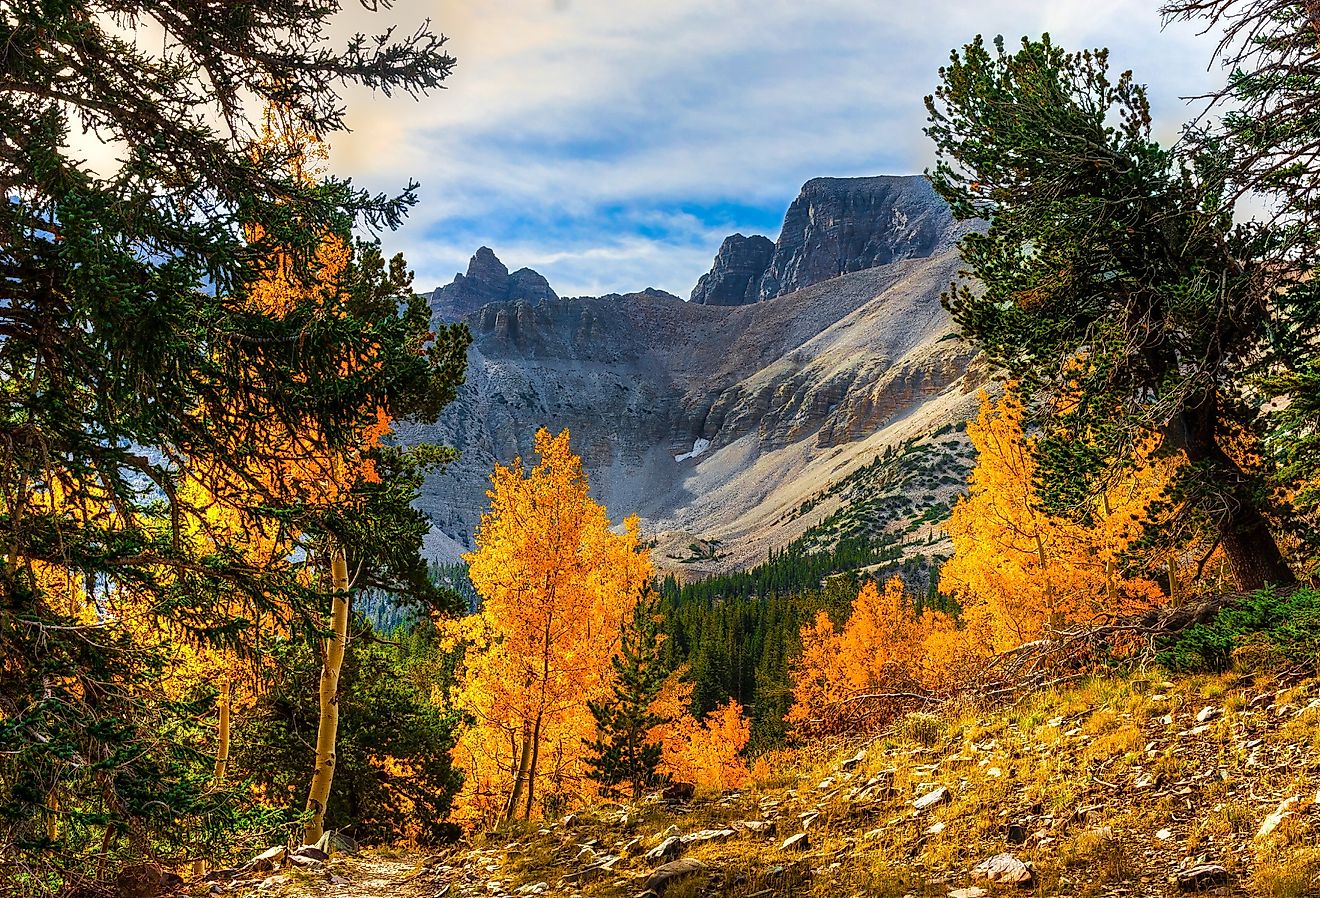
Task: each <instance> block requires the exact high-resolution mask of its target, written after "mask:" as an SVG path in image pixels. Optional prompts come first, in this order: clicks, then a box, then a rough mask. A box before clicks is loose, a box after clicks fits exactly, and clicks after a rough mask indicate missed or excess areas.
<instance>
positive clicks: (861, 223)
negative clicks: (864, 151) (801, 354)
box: [692, 175, 956, 305]
mask: <svg viewBox="0 0 1320 898" xmlns="http://www.w3.org/2000/svg"><path fill="white" fill-rule="evenodd" d="M955 236H956V225H955V222H954V220H953V215H952V214H951V213H950V211H949V208H948V206H947V205H946V204H945V202H944V201H943V200H942V199H940V198H939V196H938V195H937V194H936V193H935V191H934V189H933V188H932V187H931V186H930V182H929V181H927V180H926V178H925V177H923V176H921V175H880V176H876V177H869V178H813V179H811V180H810V181H808V182H807V183H806V184H804V185H802V190H801V192H800V193H799V194H798V197H797V199H796V200H794V201H793V204H792V205H791V206H790V207H789V209H788V213H787V214H786V215H785V216H784V224H783V227H782V228H781V230H780V232H779V240H778V241H776V242H775V243H774V244H773V245H772V246H771V245H770V241H769V240H767V239H766V238H764V237H743V236H742V235H741V234H734V235H733V236H732V237H729V238H727V239H726V240H725V241H724V244H723V245H722V246H721V247H720V250H719V253H718V254H717V255H716V257H715V264H714V266H713V267H712V268H711V270H710V272H709V273H708V274H706V275H705V276H703V277H702V278H701V280H700V281H698V282H697V286H696V288H695V289H693V291H692V300H693V302H697V303H701V304H704V305H744V304H747V303H753V302H759V301H761V300H765V299H773V298H775V297H776V296H782V295H784V294H786V293H792V292H794V291H795V290H801V289H803V288H804V287H810V286H811V285H812V284H818V283H820V282H821V281H826V280H829V279H830V278H835V277H838V276H839V275H841V274H847V273H848V272H851V271H861V270H863V269H867V268H875V267H877V266H880V265H888V264H889V263H891V262H897V261H899V260H901V259H912V258H925V257H929V256H932V255H934V254H936V253H938V252H940V251H942V250H944V249H947V248H949V247H950V246H951V245H952V244H953V241H954V238H955Z"/></svg>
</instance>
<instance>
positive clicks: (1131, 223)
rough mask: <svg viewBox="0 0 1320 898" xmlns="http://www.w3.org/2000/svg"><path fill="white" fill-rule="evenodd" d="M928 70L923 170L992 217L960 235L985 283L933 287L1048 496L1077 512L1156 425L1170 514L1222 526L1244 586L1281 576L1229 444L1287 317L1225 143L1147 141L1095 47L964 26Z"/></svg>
mask: <svg viewBox="0 0 1320 898" xmlns="http://www.w3.org/2000/svg"><path fill="white" fill-rule="evenodd" d="M940 79H941V83H940V85H939V86H938V87H937V88H936V91H935V93H934V95H933V96H931V97H927V99H926V106H927V109H928V111H929V114H930V125H929V127H927V129H926V133H927V134H928V135H929V136H930V137H931V138H932V139H933V140H934V142H935V144H936V149H937V153H938V159H939V162H938V165H937V166H936V168H935V170H934V171H933V172H932V173H931V181H932V183H933V185H934V187H935V190H936V192H938V193H939V194H940V195H941V196H942V197H943V198H944V199H945V200H947V201H948V202H949V204H950V206H951V207H952V209H953V212H954V214H955V215H956V216H957V217H958V218H960V219H972V218H980V219H986V220H988V221H989V227H988V229H986V230H978V231H975V232H972V233H969V234H968V235H967V236H965V237H964V238H963V239H962V240H961V241H960V242H959V249H960V252H961V253H962V257H963V259H964V261H965V262H966V263H967V269H968V273H969V274H971V275H973V276H975V277H976V278H977V279H978V281H979V282H980V283H979V284H978V285H977V286H976V287H975V288H973V287H972V286H971V285H970V284H967V283H964V284H956V285H954V287H953V288H952V289H951V290H950V291H949V292H948V293H947V294H946V296H945V301H946V304H947V305H948V307H949V309H950V311H951V312H952V315H953V318H954V320H955V321H956V322H957V323H958V325H959V326H960V327H961V328H962V331H963V333H964V335H966V336H967V337H968V338H970V339H971V340H973V341H975V342H976V344H977V345H979V346H980V347H982V348H983V349H984V350H985V351H986V352H987V354H988V355H989V357H990V358H991V360H992V361H994V362H995V363H997V364H999V365H1001V366H1002V367H1003V368H1005V369H1006V370H1007V371H1008V373H1009V374H1010V376H1011V377H1013V378H1014V379H1016V380H1018V381H1019V382H1020V383H1021V385H1022V392H1021V395H1022V396H1023V398H1024V400H1025V401H1026V402H1027V403H1028V407H1029V408H1028V410H1029V412H1030V418H1031V420H1032V422H1033V423H1038V424H1039V425H1040V426H1041V436H1040V439H1039V441H1038V443H1037V455H1038V458H1039V462H1040V475H1041V476H1040V483H1041V487H1042V489H1041V493H1042V495H1041V499H1042V502H1043V504H1045V505H1048V506H1049V508H1050V509H1051V510H1053V511H1058V512H1065V511H1068V512H1075V513H1078V514H1081V515H1084V514H1085V510H1086V509H1088V508H1090V507H1091V506H1092V500H1094V499H1095V498H1096V497H1098V496H1100V495H1102V493H1103V491H1104V489H1105V488H1106V486H1107V485H1109V484H1110V483H1112V482H1113V481H1114V480H1115V479H1116V478H1118V477H1121V476H1122V475H1123V473H1124V472H1125V471H1130V470H1131V469H1132V468H1133V467H1134V465H1135V463H1136V461H1137V458H1136V455H1137V452H1138V451H1139V449H1140V448H1141V447H1143V446H1146V445H1147V444H1148V443H1149V441H1151V440H1152V439H1153V440H1156V441H1158V449H1159V452H1160V453H1166V452H1167V453H1173V452H1181V453H1182V455H1183V456H1184V457H1185V458H1186V460H1187V464H1186V465H1184V466H1183V467H1182V468H1181V469H1180V471H1179V473H1178V476H1177V477H1176V478H1174V481H1173V483H1172V484H1171V485H1170V488H1169V491H1168V492H1169V495H1168V498H1169V499H1170V501H1171V504H1172V505H1173V506H1174V507H1176V509H1177V511H1178V515H1177V520H1176V521H1174V522H1171V523H1174V524H1178V523H1181V524H1185V525H1187V526H1195V527H1197V528H1198V529H1199V530H1202V531H1204V532H1205V533H1206V536H1207V537H1208V538H1209V539H1211V540H1213V541H1215V542H1217V543H1218V545H1219V546H1220V547H1221V549H1222V551H1223V552H1224V555H1225V556H1226V558H1227V560H1228V563H1229V565H1230V567H1231V568H1232V570H1233V574H1234V576H1235V578H1236V579H1237V581H1238V584H1239V586H1240V587H1241V588H1242V589H1255V588H1259V587H1261V586H1264V585H1266V584H1270V583H1273V584H1279V585H1282V584H1288V583H1292V582H1293V581H1294V579H1295V577H1294V574H1293V572H1292V571H1291V569H1290V568H1289V565H1288V562H1287V560H1286V559H1285V558H1284V556H1283V553H1282V551H1281V549H1280V542H1279V538H1278V535H1277V534H1276V533H1275V532H1274V530H1273V529H1272V528H1273V527H1274V524H1273V521H1275V520H1277V516H1276V515H1275V512H1276V511H1277V510H1278V509H1277V507H1276V503H1275V501H1274V499H1273V497H1272V496H1271V495H1270V494H1269V493H1268V492H1267V491H1266V490H1265V489H1264V488H1263V487H1264V483H1263V473H1264V472H1262V471H1261V470H1260V468H1259V466H1258V465H1255V464H1251V463H1244V462H1243V458H1242V454H1241V453H1240V452H1237V451H1235V450H1236V449H1237V445H1238V444H1239V443H1240V442H1241V440H1242V438H1243V437H1244V436H1245V437H1247V438H1250V437H1251V436H1252V435H1253V433H1254V431H1255V430H1256V429H1257V428H1258V427H1259V420H1258V419H1259V415H1258V413H1257V410H1256V408H1254V407H1252V405H1251V404H1250V403H1244V402H1242V401H1241V399H1242V393H1243V384H1244V383H1245V382H1246V380H1247V379H1248V378H1249V377H1250V376H1251V374H1252V372H1253V371H1254V370H1258V366H1259V365H1261V363H1262V359H1263V358H1264V359H1266V360H1268V358H1269V353H1268V351H1267V350H1268V340H1269V336H1270V334H1271V332H1273V331H1274V330H1276V329H1277V328H1278V327H1280V326H1282V325H1283V324H1284V322H1283V321H1281V320H1280V319H1279V308H1280V306H1279V303H1278V302H1276V295H1277V293H1276V290H1275V284H1274V283H1273V281H1274V279H1273V278H1272V276H1271V274H1270V271H1271V264H1270V263H1268V261H1266V260H1263V259H1261V258H1260V257H1259V255H1258V254H1257V252H1256V250H1257V248H1258V247H1257V244H1258V243H1259V241H1258V240H1257V239H1256V238H1255V237H1254V236H1253V235H1252V233H1251V232H1250V231H1245V230H1243V229H1242V228H1239V227H1236V226H1235V225H1234V222H1233V210H1232V208H1231V204H1226V203H1225V202H1224V198H1225V196H1226V195H1228V194H1229V192H1230V191H1232V189H1233V186H1234V185H1233V184H1232V183H1231V181H1230V174H1229V172H1228V170H1227V169H1226V166H1225V160H1224V159H1223V158H1222V156H1221V155H1220V154H1218V153H1217V151H1216V150H1215V148H1214V147H1202V148H1200V149H1198V150H1196V151H1195V152H1193V153H1191V154H1190V155H1189V154H1188V153H1185V152H1184V151H1183V149H1182V148H1181V147H1180V148H1175V149H1169V148H1166V147H1163V146H1161V145H1160V144H1159V143H1158V142H1157V141H1156V140H1155V139H1154V138H1153V137H1152V133H1151V116H1150V105H1149V102H1148V100H1147V97H1146V91H1145V88H1144V87H1142V86H1141V85H1140V84H1138V83H1137V82H1136V80H1135V79H1134V78H1133V76H1132V73H1131V72H1125V73H1122V74H1118V75H1113V74H1111V72H1110V67H1109V54H1108V51H1105V50H1096V51H1086V52H1081V53H1069V52H1066V51H1064V50H1063V49H1062V48H1060V47H1058V46H1056V45H1055V44H1054V43H1052V42H1051V40H1050V38H1049V36H1048V35H1045V36H1044V37H1043V38H1042V39H1041V40H1039V41H1032V40H1026V39H1024V40H1023V41H1022V44H1021V46H1020V47H1018V48H1017V50H1016V52H1012V51H1010V50H1008V49H1007V48H1006V47H1005V45H1004V42H1003V39H1002V38H998V39H996V41H995V42H994V45H993V46H987V45H986V42H985V41H984V40H982V39H981V38H980V37H978V38H976V39H975V40H974V41H973V42H971V43H969V44H967V45H966V46H965V47H964V48H963V49H962V51H961V52H955V53H954V54H953V56H952V58H951V59H950V61H949V63H948V64H947V65H946V66H944V68H942V69H941V70H940ZM1275 80H1284V81H1288V80H1291V79H1277V77H1276V78H1275ZM1288 127H1289V128H1291V127H1292V125H1291V123H1289V125H1288Z"/></svg>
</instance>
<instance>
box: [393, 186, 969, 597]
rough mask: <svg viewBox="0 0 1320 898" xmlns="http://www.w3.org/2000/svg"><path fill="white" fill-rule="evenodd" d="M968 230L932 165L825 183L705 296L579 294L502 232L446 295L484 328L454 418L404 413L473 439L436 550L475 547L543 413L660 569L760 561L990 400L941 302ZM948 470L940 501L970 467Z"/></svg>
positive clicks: (735, 245) (731, 244) (447, 303)
mask: <svg viewBox="0 0 1320 898" xmlns="http://www.w3.org/2000/svg"><path fill="white" fill-rule="evenodd" d="M960 233H962V230H961V227H960V226H959V225H957V224H956V223H955V222H954V221H953V219H952V216H951V215H950V214H949V211H948V209H947V208H946V207H944V206H943V205H942V203H941V202H940V200H939V199H938V197H936V196H935V194H934V193H933V191H931V189H930V186H929V184H928V183H927V182H926V181H925V179H923V178H920V177H877V178H851V179H841V178H819V179H815V180H812V181H809V182H807V184H806V185H805V186H804V187H803V189H802V193H801V195H800V196H799V197H798V198H797V200H795V201H794V203H793V204H792V206H791V207H790V209H789V210H788V213H787V215H786V216H785V219H784V226H783V228H782V230H781V232H780V235H779V238H778V240H777V241H776V242H775V243H774V244H773V248H772V249H771V248H770V246H769V244H770V241H769V240H767V239H766V238H759V239H758V238H747V237H742V236H741V235H735V236H734V237H732V238H730V239H729V240H726V241H725V243H724V245H723V246H722V247H721V249H720V254H719V255H718V256H717V257H716V259H715V263H714V266H713V268H712V270H711V272H710V273H709V274H707V275H706V276H705V277H703V278H702V280H701V283H700V284H699V285H698V287H697V289H696V290H694V301H690V302H684V301H683V300H681V299H679V298H677V297H674V296H672V295H670V294H667V293H663V292H661V291H656V290H646V291H642V292H639V293H631V294H626V295H624V296H617V295H614V296H608V297H577V298H569V299H560V298H557V297H556V295H555V294H554V292H553V290H551V289H550V287H549V285H548V284H547V283H545V279H544V278H541V277H540V275H537V274H536V273H535V272H531V271H530V270H528V269H523V271H522V272H517V273H515V274H514V275H509V274H508V270H507V268H505V266H504V265H503V264H502V263H500V262H499V260H498V259H497V258H495V256H494V253H492V252H491V251H490V250H489V249H486V248H484V247H483V248H482V249H481V250H479V251H478V252H477V254H476V255H475V256H473V259H472V263H471V265H470V266H469V269H468V272H467V274H465V275H459V276H458V277H456V278H455V280H454V282H453V283H452V284H450V285H448V286H446V287H443V288H441V289H439V290H437V291H435V292H434V293H433V294H431V304H432V308H433V310H434V312H435V314H436V316H437V317H438V318H441V319H445V320H454V319H458V318H461V319H462V320H464V321H466V322H467V323H468V325H469V327H470V328H471V330H472V334H473V345H472V348H471V351H470V354H469V365H468V375H467V383H466V384H465V386H464V387H463V389H462V391H461V392H460V395H459V398H458V400H457V401H456V402H455V403H453V405H452V406H450V408H448V409H447V410H446V412H445V414H444V416H443V417H442V419H441V420H440V422H439V423H438V424H437V425H434V426H430V427H422V426H418V425H410V424H406V423H405V424H401V425H400V426H399V428H398V434H399V438H400V439H403V440H405V441H408V440H435V441H447V442H449V443H451V444H452V445H454V446H456V447H457V448H459V449H460V450H461V451H462V453H463V455H462V458H461V459H460V461H458V462H457V463H456V464H455V465H453V466H452V467H451V469H450V470H449V471H447V472H446V473H444V474H443V475H436V476H432V477H431V478H429V479H428V481H427V483H426V486H425V489H424V495H423V498H422V506H423V507H424V509H425V510H426V511H427V512H428V513H429V514H430V515H431V517H432V520H433V521H434V525H435V526H434V529H433V531H432V533H431V535H430V537H429V539H428V549H429V550H430V552H431V553H432V554H433V555H435V556H437V557H440V558H452V557H455V556H456V555H457V554H458V553H459V552H461V551H465V550H467V549H468V548H470V547H471V545H472V542H471V539H472V533H473V531H474V529H475V527H476V525H477V523H478V521H479V520H480V516H481V513H482V511H484V510H485V508H486V505H487V499H486V496H485V488H486V484H487V479H488V477H489V473H490V470H491V468H492V466H493V465H494V463H495V462H496V461H502V462H508V461H510V460H511V459H512V458H514V457H515V456H517V455H522V456H523V457H526V456H527V455H528V454H529V453H530V448H531V443H532V437H533V434H534V433H535V430H536V428H537V427H539V426H545V427H548V428H550V429H551V430H555V431H557V430H559V429H560V428H563V427H568V428H569V429H570V431H571V432H572V434H573V446H574V449H575V451H577V452H578V453H579V454H581V455H582V457H583V460H584V464H585V466H586V469H587V472H588V476H589V478H590V480H591V484H592V489H593V492H594V494H595V495H596V496H597V498H598V499H599V500H601V501H603V502H604V503H605V504H606V506H607V507H608V509H609V511H610V514H611V515H612V516H614V517H615V518H616V519H617V518H622V517H623V516H624V515H626V514H629V513H632V512H637V513H639V514H640V515H641V516H642V519H643V522H644V529H645V530H646V532H647V533H648V534H650V535H652V536H654V537H655V539H656V540H657V543H658V551H657V553H656V557H657V560H658V561H660V562H661V563H662V566H668V567H673V568H680V569H683V570H686V571H714V570H723V569H729V568H732V567H737V566H742V565H746V564H749V563H753V562H755V561H756V560H758V559H762V558H764V557H765V556H766V553H767V551H768V550H769V549H772V548H779V547H782V546H783V545H784V544H786V543H787V542H789V541H791V540H793V539H796V538H798V537H800V536H802V535H803V534H804V533H806V532H807V531H808V530H811V529H812V528H813V527H817V526H818V525H820V524H821V523H822V522H823V521H824V520H825V519H826V518H829V517H831V516H837V514H838V513H839V512H841V511H846V510H847V509H845V505H848V504H849V503H856V502H858V501H859V500H858V496H857V493H856V490H854V489H851V488H845V487H846V484H848V483H862V482H864V481H865V478H860V479H859V476H854V475H858V473H859V472H862V471H864V470H865V469H867V468H868V466H871V467H874V465H875V463H876V461H877V459H878V458H879V457H880V455H881V454H882V453H884V452H885V451H886V450H889V451H890V452H891V453H892V452H893V450H894V449H895V448H897V447H900V446H905V445H911V444H913V442H914V441H916V442H920V441H922V440H926V441H928V442H929V441H930V440H931V439H933V437H934V435H935V434H937V433H939V432H941V431H948V430H950V425H955V424H957V423H958V422H961V421H963V420H965V419H966V417H967V416H968V414H969V412H970V410H971V409H972V407H973V406H974V403H975V395H974V394H975V390H976V388H977V387H978V386H979V385H980V383H981V380H982V378H981V377H980V375H978V374H976V373H975V372H973V373H972V374H969V373H968V366H969V364H970V363H971V362H972V360H973V352H972V351H971V350H970V349H969V348H968V347H967V346H965V345H964V344H962V343H961V342H959V341H958V340H957V339H956V338H953V335H952V326H951V322H950V320H949V317H948V314H947V312H945V310H944V309H943V308H942V307H941V305H940V302H939V296H940V293H941V291H942V290H943V289H944V288H945V287H946V286H947V285H948V284H949V282H950V281H951V280H953V279H954V278H955V277H956V276H957V272H958V268H959V264H960V262H959V259H958V255H957V253H956V251H955V250H954V249H953V245H954V242H955V241H956V239H957V237H958V236H959V234H960ZM519 275H522V277H521V279H519V277H518V276H519ZM515 280H517V283H515ZM529 285H530V286H529ZM698 297H700V298H698ZM946 441H947V439H946ZM955 442H956V440H955ZM951 452H952V454H953V456H956V457H958V458H959V459H961V458H962V455H961V454H960V452H957V451H953V450H951ZM959 464H962V465H964V467H965V461H960V462H959ZM960 470H961V469H960ZM850 478H851V479H850ZM935 482H936V483H937V485H936V486H934V487H931V488H930V489H929V490H928V491H927V490H924V489H923V493H922V495H921V496H920V497H919V498H920V499H921V501H922V502H923V503H925V505H922V508H923V509H924V508H925V507H926V506H929V505H932V504H934V505H947V502H948V499H949V496H950V495H951V494H952V493H953V492H956V490H957V489H958V488H959V487H960V485H961V477H960V476H944V475H941V476H939V477H937V478H936V480H935ZM927 493H929V494H927ZM919 504H920V503H919ZM920 511H921V509H918V512H920ZM869 526H877V525H874V524H871V525H869ZM883 526H890V525H889V524H884V525H883ZM692 547H701V548H700V550H696V549H693V548H692ZM712 547H713V548H712Z"/></svg>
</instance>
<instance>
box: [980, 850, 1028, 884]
mask: <svg viewBox="0 0 1320 898" xmlns="http://www.w3.org/2000/svg"><path fill="white" fill-rule="evenodd" d="M972 878H973V879H984V880H985V881H987V882H993V883H999V884H1003V885H1021V886H1029V885H1031V884H1032V883H1033V882H1034V881H1035V879H1036V872H1035V870H1033V869H1032V867H1031V865H1030V864H1026V863H1023V862H1022V861H1020V860H1018V859H1017V858H1016V857H1014V856H1013V855H1011V854H1007V853H1005V854H996V855H995V856H994V857H992V858H990V859H989V860H986V861H982V862H981V863H980V864H978V865H977V866H976V868H975V869H973V870H972Z"/></svg>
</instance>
